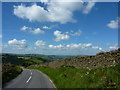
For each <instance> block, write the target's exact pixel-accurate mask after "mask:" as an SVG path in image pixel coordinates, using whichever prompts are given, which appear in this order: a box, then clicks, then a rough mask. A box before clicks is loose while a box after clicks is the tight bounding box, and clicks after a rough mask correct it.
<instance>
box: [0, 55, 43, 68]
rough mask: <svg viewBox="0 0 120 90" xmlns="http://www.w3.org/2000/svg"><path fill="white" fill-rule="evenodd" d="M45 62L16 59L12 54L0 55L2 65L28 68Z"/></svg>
mask: <svg viewBox="0 0 120 90" xmlns="http://www.w3.org/2000/svg"><path fill="white" fill-rule="evenodd" d="M43 62H45V60H44V59H41V58H39V59H36V58H25V57H18V56H17V55H14V54H3V55H2V63H3V64H10V65H11V64H12V65H20V66H29V65H34V64H41V63H43Z"/></svg>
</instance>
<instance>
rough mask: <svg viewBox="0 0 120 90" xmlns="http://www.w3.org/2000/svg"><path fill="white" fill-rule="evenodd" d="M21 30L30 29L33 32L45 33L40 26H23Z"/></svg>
mask: <svg viewBox="0 0 120 90" xmlns="http://www.w3.org/2000/svg"><path fill="white" fill-rule="evenodd" d="M21 30H23V31H26V30H28V31H29V32H31V33H32V34H43V33H44V31H43V30H41V29H40V28H31V27H27V26H23V27H22V28H21Z"/></svg>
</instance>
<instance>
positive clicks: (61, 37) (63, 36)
mask: <svg viewBox="0 0 120 90" xmlns="http://www.w3.org/2000/svg"><path fill="white" fill-rule="evenodd" d="M54 35H55V36H56V38H55V39H54V40H55V41H56V42H57V41H61V40H69V38H70V36H69V35H67V34H62V33H61V31H58V30H56V31H54Z"/></svg>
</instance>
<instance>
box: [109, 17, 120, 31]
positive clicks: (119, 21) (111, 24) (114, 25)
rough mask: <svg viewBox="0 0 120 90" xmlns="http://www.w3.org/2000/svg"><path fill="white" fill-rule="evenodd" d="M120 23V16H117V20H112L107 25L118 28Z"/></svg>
mask: <svg viewBox="0 0 120 90" xmlns="http://www.w3.org/2000/svg"><path fill="white" fill-rule="evenodd" d="M119 23H120V18H117V19H116V20H111V21H110V22H109V23H108V24H107V26H108V27H109V28H111V29H117V28H118V27H119V26H118V24H119Z"/></svg>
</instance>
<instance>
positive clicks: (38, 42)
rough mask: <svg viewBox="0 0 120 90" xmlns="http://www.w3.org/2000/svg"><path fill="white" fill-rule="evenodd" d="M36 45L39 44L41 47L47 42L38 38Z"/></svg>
mask: <svg viewBox="0 0 120 90" xmlns="http://www.w3.org/2000/svg"><path fill="white" fill-rule="evenodd" d="M35 45H36V46H39V47H41V46H45V42H44V41H42V40H37V41H36V42H35Z"/></svg>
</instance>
